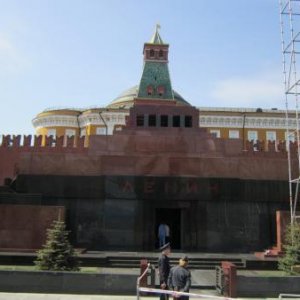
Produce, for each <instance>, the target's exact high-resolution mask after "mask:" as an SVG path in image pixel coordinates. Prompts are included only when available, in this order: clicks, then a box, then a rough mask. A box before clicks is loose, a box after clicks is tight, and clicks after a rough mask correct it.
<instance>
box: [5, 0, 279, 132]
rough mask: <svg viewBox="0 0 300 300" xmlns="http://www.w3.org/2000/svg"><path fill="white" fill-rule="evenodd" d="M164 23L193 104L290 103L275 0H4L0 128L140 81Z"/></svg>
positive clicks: (181, 87)
mask: <svg viewBox="0 0 300 300" xmlns="http://www.w3.org/2000/svg"><path fill="white" fill-rule="evenodd" d="M157 23H159V24H160V26H161V29H160V35H161V37H162V39H163V41H164V42H166V43H168V44H169V45H170V48H169V70H170V74H171V80H172V85H173V89H175V90H176V91H177V92H178V93H180V94H181V95H182V96H183V97H184V98H185V99H186V100H187V101H188V102H189V103H191V104H192V105H193V106H196V107H245V108H257V107H260V108H274V107H276V108H284V99H283V98H284V92H283V90H284V88H283V75H282V62H281V61H282V57H281V41H280V23H279V6H278V1H276V0H251V1H250V0H231V1H225V0H215V1H207V0H151V1H145V0H0V109H1V118H0V134H33V133H34V128H33V126H32V123H31V121H32V119H33V118H34V117H35V116H36V115H37V114H38V113H40V112H42V111H43V110H44V109H47V108H53V107H60V108H63V107H69V108H72V107H75V108H88V107H91V106H98V107H105V106H106V105H108V104H109V103H110V102H111V101H112V100H113V99H114V98H116V97H117V96H118V95H119V94H120V93H121V92H123V91H124V90H126V89H128V88H130V87H132V86H134V85H136V84H138V83H139V80H140V77H141V74H142V67H143V56H142V51H143V44H144V43H145V42H147V41H149V40H150V38H151V36H152V34H153V33H154V30H155V25H156V24H157Z"/></svg>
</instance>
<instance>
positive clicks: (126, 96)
mask: <svg viewBox="0 0 300 300" xmlns="http://www.w3.org/2000/svg"><path fill="white" fill-rule="evenodd" d="M138 88H139V86H138V85H135V86H133V87H131V88H130V89H128V90H126V91H124V92H123V93H121V94H120V95H119V96H118V97H117V98H116V99H114V100H113V101H112V102H111V103H110V104H109V105H108V106H107V107H109V108H111V107H115V108H117V107H118V108H129V107H132V106H133V103H134V98H136V97H137V95H138ZM173 94H174V100H175V101H176V103H177V104H178V105H185V106H190V104H189V103H188V102H187V101H186V100H185V99H184V98H183V97H182V96H181V95H180V94H179V93H177V92H176V91H174V90H173Z"/></svg>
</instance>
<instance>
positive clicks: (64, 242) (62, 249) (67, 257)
mask: <svg viewBox="0 0 300 300" xmlns="http://www.w3.org/2000/svg"><path fill="white" fill-rule="evenodd" d="M68 236H69V231H67V230H66V225H65V223H64V222H61V221H54V222H53V224H52V226H51V228H50V229H47V240H46V244H45V245H44V246H43V248H42V249H41V250H39V251H38V252H37V260H36V261H35V265H36V266H37V268H38V269H39V270H50V271H79V262H78V259H77V256H76V254H75V251H74V248H73V247H72V246H71V244H70V242H69V240H68Z"/></svg>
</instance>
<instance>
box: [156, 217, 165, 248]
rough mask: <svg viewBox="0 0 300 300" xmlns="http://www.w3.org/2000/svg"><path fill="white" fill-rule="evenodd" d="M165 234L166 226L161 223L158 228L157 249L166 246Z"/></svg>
mask: <svg viewBox="0 0 300 300" xmlns="http://www.w3.org/2000/svg"><path fill="white" fill-rule="evenodd" d="M166 234H167V226H166V224H165V222H162V223H160V224H159V226H158V239H159V247H162V246H164V245H165V244H166Z"/></svg>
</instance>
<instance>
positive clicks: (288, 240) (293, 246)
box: [278, 222, 300, 275]
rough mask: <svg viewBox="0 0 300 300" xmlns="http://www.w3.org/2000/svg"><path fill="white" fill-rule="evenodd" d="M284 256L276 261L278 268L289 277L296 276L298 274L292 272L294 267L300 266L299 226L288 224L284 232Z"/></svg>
mask: <svg viewBox="0 0 300 300" xmlns="http://www.w3.org/2000/svg"><path fill="white" fill-rule="evenodd" d="M283 249H284V255H283V257H281V258H279V260H278V263H279V264H278V267H279V269H280V270H282V271H284V272H285V273H287V274H289V275H298V274H299V273H300V272H299V271H296V270H292V267H293V266H295V265H300V224H299V223H297V222H294V224H293V225H291V224H289V225H288V226H287V228H286V231H285V243H284V244H283Z"/></svg>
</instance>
